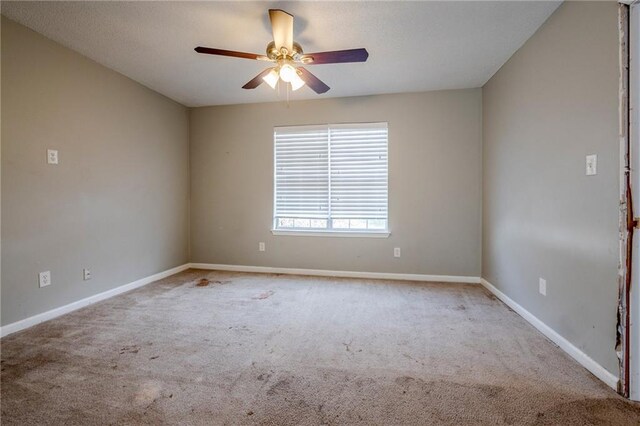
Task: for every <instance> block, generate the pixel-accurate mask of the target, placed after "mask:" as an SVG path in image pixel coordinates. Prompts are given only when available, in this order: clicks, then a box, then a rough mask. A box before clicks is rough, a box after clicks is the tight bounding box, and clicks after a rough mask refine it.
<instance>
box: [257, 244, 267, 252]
mask: <svg viewBox="0 0 640 426" xmlns="http://www.w3.org/2000/svg"><path fill="white" fill-rule="evenodd" d="M265 250H266V247H265V246H264V243H263V242H259V243H258V251H265Z"/></svg>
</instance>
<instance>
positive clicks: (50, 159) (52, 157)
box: [47, 149, 58, 164]
mask: <svg viewBox="0 0 640 426" xmlns="http://www.w3.org/2000/svg"><path fill="white" fill-rule="evenodd" d="M47 163H48V164H58V150H56V149H48V150H47Z"/></svg>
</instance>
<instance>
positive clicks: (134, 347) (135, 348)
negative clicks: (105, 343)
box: [120, 345, 140, 355]
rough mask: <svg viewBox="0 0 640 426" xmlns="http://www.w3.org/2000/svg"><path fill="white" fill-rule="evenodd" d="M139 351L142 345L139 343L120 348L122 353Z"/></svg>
mask: <svg viewBox="0 0 640 426" xmlns="http://www.w3.org/2000/svg"><path fill="white" fill-rule="evenodd" d="M138 352H140V346H138V345H132V346H125V347H123V348H122V349H120V355H124V354H137V353H138Z"/></svg>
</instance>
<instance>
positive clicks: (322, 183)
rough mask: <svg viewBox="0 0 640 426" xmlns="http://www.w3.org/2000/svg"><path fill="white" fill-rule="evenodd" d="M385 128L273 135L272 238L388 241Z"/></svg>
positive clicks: (284, 130)
mask: <svg viewBox="0 0 640 426" xmlns="http://www.w3.org/2000/svg"><path fill="white" fill-rule="evenodd" d="M387 145H388V132H387V123H358V124H330V125H322V126H295V127H276V128H275V129H274V151H275V161H274V164H275V182H274V192H275V193H274V227H273V228H274V232H275V233H277V231H284V232H283V233H285V232H286V231H289V232H291V231H302V232H309V233H313V232H331V233H343V234H353V233H358V234H361V235H362V234H377V235H378V236H380V235H382V236H386V235H388V227H387V224H388V222H387V204H388V202H387V200H388V183H387V176H388V152H387Z"/></svg>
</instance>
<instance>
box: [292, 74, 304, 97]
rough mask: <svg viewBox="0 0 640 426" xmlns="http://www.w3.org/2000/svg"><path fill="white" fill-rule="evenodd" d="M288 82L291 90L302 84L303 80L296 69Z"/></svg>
mask: <svg viewBox="0 0 640 426" xmlns="http://www.w3.org/2000/svg"><path fill="white" fill-rule="evenodd" d="M290 83H291V90H293V91H294V92H295V91H296V90H298V89H299V88H301V87H302V86H304V80H302V79H301V78H300V76H299V75H298V72H297V71H296V73H295V75H294V77H293V78H292V79H291V82H290Z"/></svg>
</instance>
